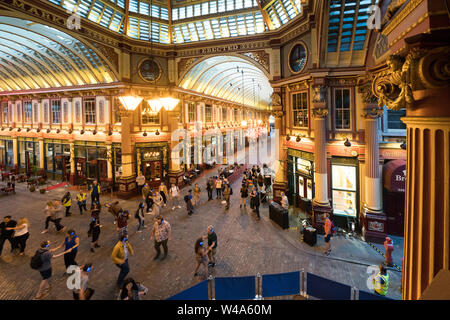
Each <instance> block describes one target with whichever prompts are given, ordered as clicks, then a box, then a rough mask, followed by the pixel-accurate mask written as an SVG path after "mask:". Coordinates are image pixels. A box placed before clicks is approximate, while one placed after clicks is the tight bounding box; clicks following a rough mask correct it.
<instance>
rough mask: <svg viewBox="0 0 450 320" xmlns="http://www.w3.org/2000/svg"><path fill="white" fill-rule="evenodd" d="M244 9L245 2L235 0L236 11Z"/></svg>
mask: <svg viewBox="0 0 450 320" xmlns="http://www.w3.org/2000/svg"><path fill="white" fill-rule="evenodd" d="M243 7H244V3H243V0H235V6H234V8H235V9H236V10H239V9H242V8H243Z"/></svg>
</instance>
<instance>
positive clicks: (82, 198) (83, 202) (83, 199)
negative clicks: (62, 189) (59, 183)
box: [77, 190, 87, 215]
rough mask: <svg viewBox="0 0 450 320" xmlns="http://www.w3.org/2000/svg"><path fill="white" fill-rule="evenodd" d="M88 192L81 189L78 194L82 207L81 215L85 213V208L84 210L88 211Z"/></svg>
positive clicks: (78, 200)
mask: <svg viewBox="0 0 450 320" xmlns="http://www.w3.org/2000/svg"><path fill="white" fill-rule="evenodd" d="M86 197H87V195H86V193H85V192H83V191H82V190H80V193H78V194H77V204H78V208H79V209H80V215H82V214H83V209H84V211H87V208H86Z"/></svg>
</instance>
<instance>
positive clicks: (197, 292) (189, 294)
mask: <svg viewBox="0 0 450 320" xmlns="http://www.w3.org/2000/svg"><path fill="white" fill-rule="evenodd" d="M167 300H208V281H207V280H205V281H202V282H200V283H198V284H196V285H195V286H193V287H191V288H189V289H186V290H184V291H181V292H180V293H178V294H176V295H174V296H172V297H170V298H168V299H167Z"/></svg>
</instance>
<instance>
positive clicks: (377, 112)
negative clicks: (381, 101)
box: [362, 107, 383, 119]
mask: <svg viewBox="0 0 450 320" xmlns="http://www.w3.org/2000/svg"><path fill="white" fill-rule="evenodd" d="M382 115H383V109H382V108H377V107H374V108H366V109H364V111H363V113H362V116H363V117H364V118H366V119H377V118H379V117H381V116H382Z"/></svg>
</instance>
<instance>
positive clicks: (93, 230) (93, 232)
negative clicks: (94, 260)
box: [88, 217, 100, 253]
mask: <svg viewBox="0 0 450 320" xmlns="http://www.w3.org/2000/svg"><path fill="white" fill-rule="evenodd" d="M88 235H89V236H90V237H92V240H91V252H92V253H95V251H94V248H100V246H99V244H98V238H99V237H100V220H99V218H98V217H92V220H91V223H90V224H89V231H88Z"/></svg>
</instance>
